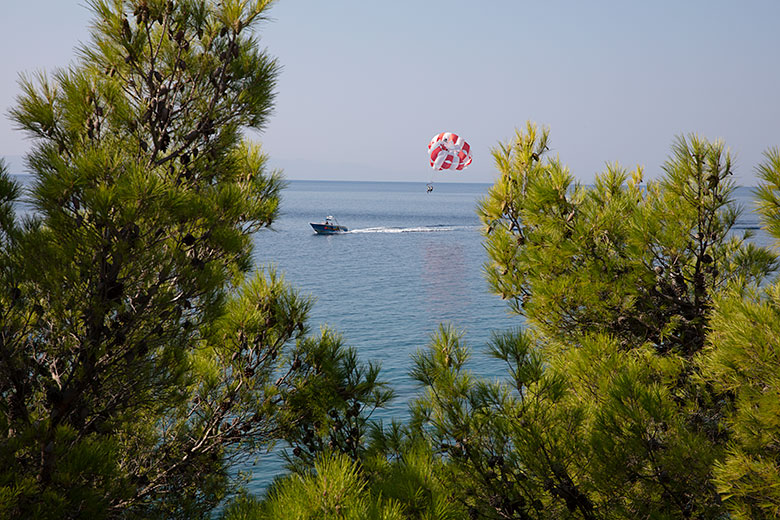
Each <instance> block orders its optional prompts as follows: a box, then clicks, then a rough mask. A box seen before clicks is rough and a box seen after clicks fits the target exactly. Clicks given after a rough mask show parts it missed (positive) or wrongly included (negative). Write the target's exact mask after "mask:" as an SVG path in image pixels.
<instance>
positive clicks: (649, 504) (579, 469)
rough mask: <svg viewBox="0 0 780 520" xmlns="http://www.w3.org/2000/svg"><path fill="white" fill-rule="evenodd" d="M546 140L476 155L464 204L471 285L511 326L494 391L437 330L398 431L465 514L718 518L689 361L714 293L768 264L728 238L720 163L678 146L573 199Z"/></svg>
mask: <svg viewBox="0 0 780 520" xmlns="http://www.w3.org/2000/svg"><path fill="white" fill-rule="evenodd" d="M548 138H549V137H548V132H547V130H544V129H543V130H539V129H538V128H537V127H535V126H533V125H529V126H528V128H527V131H526V132H525V133H520V132H518V134H517V136H516V138H515V139H514V140H513V141H512V142H510V143H507V144H501V145H500V146H499V147H498V148H497V149H496V150H494V159H495V162H496V165H497V168H498V171H499V174H500V176H499V178H498V179H497V181H496V183H495V185H494V186H493V187H492V188H491V190H490V192H489V195H488V197H486V199H485V200H483V201H482V202H481V204H480V207H479V213H480V216H481V218H482V220H483V222H484V224H485V229H486V235H485V236H486V249H487V251H488V255H489V258H490V260H489V262H488V263H487V264H486V272H487V274H488V279H489V281H490V283H491V285H492V287H493V289H494V290H495V291H496V292H497V293H498V294H500V295H501V296H502V297H504V298H505V299H507V300H509V302H510V305H511V307H512V309H513V310H514V311H515V312H517V313H518V314H520V315H522V316H523V317H525V319H526V323H527V328H526V329H518V330H512V331H507V332H505V333H496V334H495V335H494V338H493V340H492V342H491V345H490V352H491V354H492V355H493V356H495V357H497V358H499V359H501V360H503V361H504V362H506V363H507V368H508V372H509V374H510V378H509V379H508V380H506V381H503V382H501V381H497V382H491V381H486V380H482V379H480V378H476V377H474V376H473V375H471V374H470V373H469V372H468V370H467V369H466V362H467V359H468V357H469V355H470V349H468V348H467V346H465V345H464V344H463V343H462V341H461V338H460V336H459V334H458V333H457V332H455V331H454V330H453V329H451V328H442V329H440V331H439V333H438V334H437V336H436V337H435V338H434V341H432V342H431V344H430V345H429V347H428V348H427V349H426V350H423V351H421V352H420V353H418V355H417V356H416V357H415V367H414V369H413V372H412V375H413V377H415V378H416V379H417V380H418V381H419V382H420V384H421V385H423V388H424V393H423V394H422V395H421V396H420V398H419V399H418V400H417V401H416V402H415V403H414V406H413V408H412V411H413V421H412V427H413V428H415V429H416V431H417V432H418V434H419V435H423V436H424V437H426V438H427V439H428V441H429V443H430V444H431V445H432V446H438V447H439V450H440V453H441V457H442V461H443V462H444V463H445V467H446V470H445V471H446V472H450V473H451V474H450V475H449V476H448V478H449V480H450V481H453V482H458V486H457V488H451V489H450V491H451V493H452V494H453V499H455V500H458V501H459V502H460V503H461V504H462V505H463V507H465V508H467V509H468V510H469V513H470V514H471V515H472V517H475V518H689V517H694V516H695V517H701V518H711V517H717V516H721V515H723V514H725V510H724V506H723V502H722V500H723V499H724V498H726V496H725V495H722V494H719V492H718V491H719V490H722V489H723V487H722V485H719V483H718V480H717V478H714V477H716V475H717V470H715V469H714V468H717V467H720V466H719V465H720V464H722V461H724V460H728V458H727V451H728V450H729V449H731V450H733V445H730V444H729V441H730V440H732V441H733V439H731V433H732V431H733V430H732V428H733V427H732V428H729V427H728V425H727V424H726V423H725V422H724V420H723V419H724V414H725V413H727V411H728V410H729V406H730V404H729V400H728V398H727V396H725V395H724V392H723V391H722V390H721V389H719V388H717V387H716V385H715V382H714V381H713V379H712V378H709V377H708V376H707V374H706V373H704V372H705V371H704V369H703V368H702V365H701V364H700V363H699V362H698V356H699V354H700V353H701V352H702V351H703V349H704V346H705V344H706V341H707V337H708V334H709V333H710V331H711V325H710V320H711V317H712V313H713V306H714V305H715V302H716V301H718V302H719V301H720V300H719V299H718V298H719V295H723V294H736V295H742V294H747V293H750V292H751V291H753V290H755V287H756V286H757V285H758V284H760V283H762V282H763V281H764V280H765V279H766V277H767V276H768V275H769V274H771V273H772V272H773V270H774V269H775V267H776V259H775V255H774V254H773V253H771V252H770V251H768V250H766V249H762V248H759V247H756V246H754V245H752V244H749V243H747V242H746V239H747V238H749V237H744V236H743V237H738V236H736V235H735V234H734V233H733V232H732V226H733V224H734V222H735V220H736V218H737V216H738V212H739V209H738V208H736V207H735V206H734V204H733V200H732V194H733V189H734V186H733V183H732V182H731V180H730V178H729V175H730V173H731V159H730V157H729V154H728V153H727V152H726V151H725V149H724V147H723V145H722V144H720V143H710V142H708V141H706V140H703V139H700V138H698V137H696V136H689V137H687V138H680V139H678V140H677V141H676V143H675V145H674V147H673V150H672V155H671V157H670V158H669V160H668V161H667V162H666V163H665V165H664V172H665V173H664V176H663V177H662V178H661V179H660V180H658V181H655V182H650V183H648V184H647V185H645V186H642V185H641V181H642V172H641V170H640V169H637V170H636V171H635V172H633V173H632V174H629V172H627V171H626V170H624V169H623V168H621V167H619V166H617V165H609V166H608V167H607V169H606V171H605V172H604V173H602V174H600V175H598V176H597V178H596V181H595V183H594V186H593V187H590V188H586V187H583V186H581V185H580V184H578V183H576V182H574V180H573V177H572V176H571V174H570V173H569V172H568V170H567V169H566V168H565V167H564V166H563V165H562V164H561V162H560V160H559V159H557V158H547V157H546V153H547V148H548ZM732 318H733V316H729V319H732ZM746 325H747V324H746V323H745V321H744V320H742V321H738V322H737V325H735V326H734V327H735V328H737V329H739V330H743V331H744V330H749V329H746ZM730 446H731V447H730ZM731 476H733V475H729V477H731ZM727 478H728V477H723V478H722V481H721V484H722V483H723V482H725V481H726V480H727Z"/></svg>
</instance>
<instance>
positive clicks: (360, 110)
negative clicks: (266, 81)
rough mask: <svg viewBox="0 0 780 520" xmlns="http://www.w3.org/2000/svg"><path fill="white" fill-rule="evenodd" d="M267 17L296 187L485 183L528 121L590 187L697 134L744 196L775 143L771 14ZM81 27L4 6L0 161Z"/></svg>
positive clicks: (313, 5)
mask: <svg viewBox="0 0 780 520" xmlns="http://www.w3.org/2000/svg"><path fill="white" fill-rule="evenodd" d="M269 14H270V16H271V18H272V20H271V21H269V22H268V23H266V24H265V25H263V26H262V27H261V30H260V36H261V44H262V45H263V46H264V47H267V48H268V50H269V52H270V53H271V54H272V55H274V56H276V57H277V58H278V59H279V61H280V63H281V64H282V66H283V70H282V74H281V77H280V78H279V83H278V97H277V105H276V111H275V113H274V115H273V117H272V118H271V120H270V121H269V125H268V127H267V129H266V131H265V132H264V133H263V134H262V135H260V136H258V138H259V139H260V140H262V142H263V143H264V146H265V149H266V151H267V152H268V153H269V154H270V156H271V158H272V161H273V164H275V165H277V166H280V167H283V168H284V170H285V172H286V175H287V177H288V178H290V179H332V180H339V179H348V180H351V179H363V180H398V181H409V180H411V181H415V180H416V181H422V182H427V181H429V180H431V179H432V178H434V179H435V180H438V181H445V180H449V179H456V178H457V179H460V180H467V181H474V182H491V181H492V180H493V178H494V175H495V171H494V168H493V162H492V159H491V157H490V149H491V148H492V147H494V146H495V145H496V144H497V143H498V142H499V141H506V140H507V139H509V138H510V137H511V136H512V135H513V133H514V131H515V129H516V128H522V127H524V126H525V122H526V121H527V120H532V121H535V122H537V123H539V124H542V125H547V126H549V127H550V128H551V142H552V146H551V147H552V149H553V152H554V153H557V154H559V155H560V157H561V159H562V160H563V161H564V162H565V163H566V164H568V165H569V167H570V168H571V170H572V172H573V173H574V175H575V176H577V177H578V178H579V179H581V180H582V181H583V182H589V181H591V180H592V179H593V175H594V173H596V172H597V171H601V170H603V168H604V165H605V163H606V162H614V161H618V162H620V163H621V164H623V165H625V166H627V167H633V166H635V165H636V164H641V165H643V166H645V167H646V173H647V176H648V177H654V176H657V175H658V172H659V169H660V166H661V164H662V163H663V161H664V160H665V159H666V157H667V155H668V153H669V149H670V144H671V143H672V141H673V139H674V138H675V136H677V135H680V134H688V133H692V132H695V133H698V134H699V135H701V136H704V137H707V138H709V139H718V138H722V139H724V140H725V142H726V144H727V145H728V146H729V147H730V149H731V151H732V152H733V153H734V154H735V155H736V158H737V171H736V174H737V181H738V182H740V183H741V184H746V185H749V184H752V183H753V181H754V167H755V165H756V163H757V162H758V161H760V160H761V157H762V153H763V152H764V151H765V150H766V149H767V148H769V147H772V146H778V145H780V66H779V65H778V63H779V61H780V60H779V58H780V29H778V26H779V24H780V2H779V1H777V0H762V1H744V2H738V1H736V0H734V1H725V0H685V1H678V0H675V1H653V2H650V1H642V2H640V1H629V0H623V1H618V0H615V1H581V0H579V1H574V0H573V1H555V0H551V1H547V2H542V1H539V0H536V1H533V2H530V1H525V0H514V1H511V0H501V1H499V0H493V1H491V0H484V1H480V2H477V1H464V0H448V1H446V2H432V1H426V0H396V1H393V2H386V1H385V2H379V1H374V0H349V1H348V0H280V1H279V2H277V3H276V4H275V5H274V6H273V7H272V8H271V10H270V12H269ZM90 17H91V13H90V12H89V11H88V10H87V9H86V8H85V7H84V4H83V2H80V1H78V0H73V1H65V0H27V1H24V2H21V1H20V2H16V1H11V0H4V2H3V7H2V16H1V17H0V45H1V46H2V49H3V53H2V58H0V59H2V65H3V74H2V77H1V78H0V109H2V111H3V118H2V120H1V121H0V155H5V156H17V155H22V154H24V153H25V151H26V149H27V147H28V142H27V141H25V138H24V136H23V135H22V134H21V133H20V132H18V131H15V130H14V129H13V125H12V123H11V122H10V121H9V120H8V118H7V112H8V109H9V107H10V106H12V105H13V103H14V99H15V97H16V95H17V93H18V87H17V84H16V78H17V75H18V73H19V72H21V71H28V72H32V71H36V70H41V69H44V70H48V71H51V70H52V69H53V68H55V67H57V66H63V65H66V64H67V63H68V62H69V61H71V60H72V59H73V57H74V52H73V49H74V47H75V46H76V44H77V42H79V41H85V40H86V39H87V36H88V34H87V29H86V25H87V23H88V21H89V19H90ZM441 131H452V132H456V133H459V134H461V135H463V136H464V137H465V138H466V139H467V140H468V141H469V142H470V144H471V145H472V150H473V154H474V162H473V163H472V165H471V166H470V167H469V168H468V169H467V170H464V171H463V172H461V173H459V174H455V173H452V174H437V175H436V176H435V177H433V174H432V170H431V169H430V168H429V166H428V160H427V154H426V152H427V150H426V147H427V144H428V141H429V139H430V138H431V137H432V136H433V135H434V134H435V133H438V132H441ZM12 159H13V158H12ZM14 164H15V169H17V170H18V169H19V166H16V165H18V164H20V163H19V161H18V159H17V160H15V162H14Z"/></svg>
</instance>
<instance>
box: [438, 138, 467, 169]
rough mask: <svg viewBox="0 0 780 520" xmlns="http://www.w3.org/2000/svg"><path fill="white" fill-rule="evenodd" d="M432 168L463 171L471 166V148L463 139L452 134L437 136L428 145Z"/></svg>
mask: <svg viewBox="0 0 780 520" xmlns="http://www.w3.org/2000/svg"><path fill="white" fill-rule="evenodd" d="M428 154H429V155H430V158H431V168H433V169H434V170H462V169H463V168H465V167H466V166H468V165H469V164H471V147H470V146H469V143H467V142H466V141H465V140H464V139H463V138H462V137H460V136H459V135H457V134H453V133H452V132H442V133H441V134H436V135H435V136H433V139H431V142H430V143H428Z"/></svg>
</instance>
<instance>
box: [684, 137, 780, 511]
mask: <svg viewBox="0 0 780 520" xmlns="http://www.w3.org/2000/svg"><path fill="white" fill-rule="evenodd" d="M758 172H759V175H760V178H761V179H762V181H763V182H762V184H761V186H760V187H759V189H758V190H757V195H758V210H759V213H760V214H761V215H762V221H763V224H764V227H765V229H766V230H767V232H768V233H769V234H770V235H771V236H773V237H774V238H775V239H776V240H777V239H780V218H778V217H780V212H778V208H780V204H779V203H778V200H780V199H779V198H778V194H779V193H780V151H778V150H777V149H772V150H769V151H768V152H767V153H766V156H765V160H764V162H763V163H762V164H760V165H759V168H758ZM778 324H780V283H778V282H777V281H776V282H775V283H773V284H771V285H768V286H766V287H764V288H763V290H762V291H750V292H742V293H737V292H733V293H729V294H725V295H723V296H722V297H721V298H719V299H718V300H717V301H716V305H715V308H714V311H713V316H712V323H711V327H712V332H711V334H710V336H709V338H708V345H707V349H706V350H705V351H704V352H703V353H702V356H701V357H700V359H699V362H700V366H701V374H702V378H703V379H704V380H706V381H707V382H708V383H709V384H710V385H712V387H713V388H714V389H715V390H717V391H718V392H720V394H721V395H722V396H723V399H724V400H725V401H726V402H728V403H729V404H730V406H728V407H726V409H725V420H724V422H725V426H726V427H727V428H728V430H729V432H730V434H731V435H730V442H729V444H728V450H727V453H726V456H725V457H724V458H723V460H721V461H719V462H718V464H717V465H716V467H715V471H714V476H715V483H716V486H717V488H718V491H719V492H720V493H721V496H722V497H723V499H724V501H725V504H726V505H727V507H728V508H729V510H730V513H731V515H732V516H733V517H734V518H751V519H752V518H776V517H777V516H778V515H779V514H780V494H778V491H777V490H778V489H780V465H779V464H778V457H779V456H780V451H779V450H780V445H779V444H778V439H779V438H780V378H778V373H780V359H779V358H778V352H780V327H778Z"/></svg>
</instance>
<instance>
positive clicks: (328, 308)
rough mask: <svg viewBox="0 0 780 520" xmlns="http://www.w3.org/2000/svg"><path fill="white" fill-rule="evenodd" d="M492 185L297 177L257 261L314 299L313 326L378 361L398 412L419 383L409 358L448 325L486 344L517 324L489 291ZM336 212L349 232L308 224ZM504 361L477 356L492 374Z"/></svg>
mask: <svg viewBox="0 0 780 520" xmlns="http://www.w3.org/2000/svg"><path fill="white" fill-rule="evenodd" d="M488 187H489V186H488V185H486V184H439V185H437V186H436V188H435V190H434V191H433V193H430V194H429V193H426V190H425V184H421V183H377V182H315V181H311V182H309V181H297V182H291V183H290V185H289V187H288V189H287V190H285V191H284V192H283V201H282V206H281V211H282V215H281V218H280V219H279V220H278V221H277V222H276V223H275V224H274V226H273V228H274V230H264V231H262V232H260V233H258V234H257V236H256V241H255V245H256V256H255V258H256V262H257V263H258V264H262V265H269V264H270V265H275V266H276V267H277V269H279V270H280V271H283V272H284V273H285V276H286V279H287V281H288V282H290V283H291V284H292V285H293V286H295V287H297V288H298V289H299V290H300V291H301V292H303V293H305V294H309V295H311V296H313V297H314V298H316V303H315V305H314V309H313V312H312V315H311V324H312V327H313V329H314V330H316V329H318V328H319V327H320V326H322V325H328V326H330V327H333V328H335V329H336V330H338V331H339V332H340V333H341V334H342V335H343V336H344V338H345V342H346V343H347V344H348V345H351V346H353V347H355V348H356V349H357V350H358V352H359V354H360V356H361V358H362V359H364V360H366V361H368V360H371V361H376V362H379V363H381V365H382V369H383V374H384V379H385V380H387V381H389V382H390V383H391V384H392V386H393V387H394V388H395V390H396V392H397V393H398V397H397V398H396V399H395V401H394V402H393V403H392V404H391V406H390V408H389V409H388V410H386V411H385V413H383V414H382V415H384V416H386V417H400V416H402V415H403V414H404V413H405V411H406V402H407V400H408V398H409V397H411V396H412V395H413V394H414V393H415V392H416V389H415V388H414V387H413V385H412V382H411V380H410V379H409V378H408V376H407V372H408V371H409V369H410V366H411V363H410V357H411V355H412V354H413V353H414V352H415V351H417V350H418V349H420V348H423V347H424V346H425V345H426V344H428V342H429V341H430V336H431V334H432V333H433V332H435V331H436V329H437V328H438V325H439V324H440V323H451V324H453V325H455V327H457V328H458V329H461V330H462V332H463V338H464V340H465V341H466V342H467V343H468V344H469V345H472V346H473V347H475V348H476V349H481V347H482V346H483V345H484V344H485V342H486V341H487V340H488V339H489V336H490V331H491V330H496V329H506V328H508V327H511V326H513V325H515V326H516V325H519V324H520V318H519V317H517V316H510V314H509V312H508V310H509V308H508V306H507V305H506V303H505V302H503V301H501V299H500V298H498V297H496V296H494V295H492V294H491V293H490V292H489V289H488V285H487V282H486V281H485V279H484V276H483V274H482V264H483V263H484V262H485V260H486V259H487V257H486V253H485V251H484V248H483V247H482V242H481V237H480V227H479V219H478V217H477V215H476V211H475V209H476V203H477V200H478V199H479V198H482V197H484V196H485V195H486V194H487V189H488ZM326 215H333V216H334V217H336V218H337V219H338V221H339V222H340V223H341V224H342V225H344V226H347V227H348V228H349V232H347V233H344V234H339V235H330V236H323V235H317V234H315V233H314V232H313V230H312V228H311V226H309V222H319V221H322V219H323V218H324V217H325V216H326ZM497 366H498V364H497V362H496V361H494V360H492V359H489V358H487V356H474V358H473V367H472V368H473V369H474V370H475V371H476V372H479V373H482V374H485V375H488V374H490V373H494V372H495V369H496V367H497Z"/></svg>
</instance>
